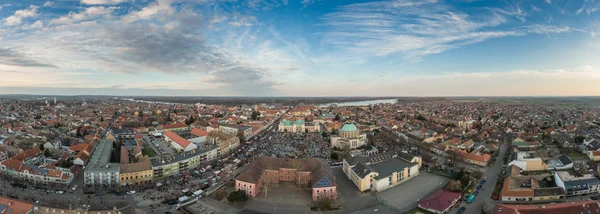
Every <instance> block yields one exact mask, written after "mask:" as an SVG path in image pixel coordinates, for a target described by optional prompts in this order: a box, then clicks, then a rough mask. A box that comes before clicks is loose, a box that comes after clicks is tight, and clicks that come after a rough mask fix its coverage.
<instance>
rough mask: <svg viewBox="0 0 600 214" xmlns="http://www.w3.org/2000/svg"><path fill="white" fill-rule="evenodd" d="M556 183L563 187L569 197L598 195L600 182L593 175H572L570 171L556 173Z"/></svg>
mask: <svg viewBox="0 0 600 214" xmlns="http://www.w3.org/2000/svg"><path fill="white" fill-rule="evenodd" d="M554 182H555V183H556V186H558V187H561V188H562V189H563V190H564V191H565V192H566V193H567V194H566V195H567V197H571V196H579V195H587V194H592V193H598V191H599V190H600V189H599V186H600V182H598V179H597V178H596V177H594V176H593V175H591V174H585V175H581V176H576V175H572V174H571V173H570V172H569V171H557V172H554Z"/></svg>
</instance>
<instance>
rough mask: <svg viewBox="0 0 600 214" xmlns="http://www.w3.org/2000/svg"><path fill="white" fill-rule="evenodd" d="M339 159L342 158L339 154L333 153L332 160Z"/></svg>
mask: <svg viewBox="0 0 600 214" xmlns="http://www.w3.org/2000/svg"><path fill="white" fill-rule="evenodd" d="M338 158H340V156H339V155H338V154H337V153H335V152H332V153H331V159H332V160H337V159H338Z"/></svg>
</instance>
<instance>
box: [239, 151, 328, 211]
mask: <svg viewBox="0 0 600 214" xmlns="http://www.w3.org/2000/svg"><path fill="white" fill-rule="evenodd" d="M335 179H336V178H335V175H334V174H333V171H331V167H330V166H329V164H327V163H326V162H325V161H324V160H321V159H317V158H307V159H290V158H272V157H260V158H258V159H257V160H255V161H253V162H252V163H250V164H249V165H248V167H246V168H245V169H244V171H242V173H241V174H240V175H239V176H237V177H236V179H235V190H236V191H237V190H242V191H244V192H246V194H247V195H248V196H251V197H256V195H257V194H258V192H259V191H260V190H261V187H262V186H263V185H270V184H271V183H280V182H295V183H296V184H300V185H310V187H311V193H312V200H313V201H318V200H320V199H322V198H330V199H335V198H336V197H337V185H336V182H335Z"/></svg>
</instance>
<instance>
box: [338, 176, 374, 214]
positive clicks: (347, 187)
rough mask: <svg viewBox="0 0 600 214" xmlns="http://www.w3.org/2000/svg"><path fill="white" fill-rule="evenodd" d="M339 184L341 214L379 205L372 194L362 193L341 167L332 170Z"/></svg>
mask: <svg viewBox="0 0 600 214" xmlns="http://www.w3.org/2000/svg"><path fill="white" fill-rule="evenodd" d="M332 170H333V174H334V175H335V183H336V184H337V191H338V200H339V201H340V203H341V204H342V210H341V212H339V213H350V212H355V211H358V210H363V209H366V208H369V207H374V206H377V205H379V203H377V201H376V200H375V198H373V197H372V196H371V193H362V192H360V191H358V188H357V187H356V185H354V183H353V182H352V181H351V180H350V179H348V177H346V174H344V171H342V168H341V167H335V168H333V169H332Z"/></svg>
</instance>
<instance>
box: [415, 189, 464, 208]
mask: <svg viewBox="0 0 600 214" xmlns="http://www.w3.org/2000/svg"><path fill="white" fill-rule="evenodd" d="M460 196H461V193H460V192H452V191H449V190H446V189H439V190H437V191H435V192H434V193H432V194H431V195H429V196H427V197H425V198H424V199H422V200H420V201H419V204H418V206H419V208H421V209H424V210H427V211H429V212H432V213H438V214H442V213H447V212H448V210H450V208H452V206H454V204H456V202H457V201H458V199H460Z"/></svg>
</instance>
